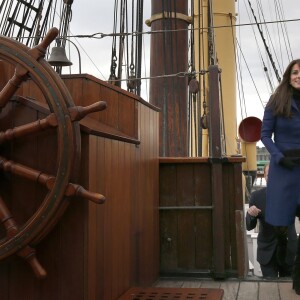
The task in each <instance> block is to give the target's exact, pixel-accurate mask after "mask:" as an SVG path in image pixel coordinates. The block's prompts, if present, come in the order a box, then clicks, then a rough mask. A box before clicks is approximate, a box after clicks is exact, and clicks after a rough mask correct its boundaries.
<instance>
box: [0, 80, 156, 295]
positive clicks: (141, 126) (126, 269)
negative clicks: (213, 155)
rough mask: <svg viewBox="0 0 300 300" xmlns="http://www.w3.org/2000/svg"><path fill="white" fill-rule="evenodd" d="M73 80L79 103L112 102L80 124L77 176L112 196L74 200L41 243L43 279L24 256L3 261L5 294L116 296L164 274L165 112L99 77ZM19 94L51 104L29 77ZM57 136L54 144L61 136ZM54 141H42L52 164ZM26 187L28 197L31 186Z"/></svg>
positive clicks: (0, 282)
mask: <svg viewBox="0 0 300 300" xmlns="http://www.w3.org/2000/svg"><path fill="white" fill-rule="evenodd" d="M66 83H67V85H68V88H69V89H70V93H71V95H72V97H73V99H74V102H75V103H76V105H83V106H86V105H88V104H92V103H94V102H95V101H98V100H106V101H107V103H108V108H107V111H106V112H105V111H103V112H99V113H93V114H92V116H89V117H88V118H87V119H88V120H85V121H84V122H83V124H82V125H81V128H82V134H81V138H82V139H81V168H80V174H79V175H80V179H79V182H78V183H79V184H81V185H82V186H84V187H85V188H86V189H89V190H91V191H93V192H99V193H101V194H103V195H104V196H105V197H106V199H107V201H106V202H105V203H104V204H102V205H96V204H94V203H92V202H88V201H87V200H84V199H77V198H74V199H72V200H71V201H70V205H69V207H68V208H67V210H66V212H65V214H64V215H63V216H62V218H61V220H60V221H59V222H58V223H57V225H56V226H55V227H54V229H53V230H52V231H51V232H50V233H49V234H48V235H47V236H46V237H45V238H44V239H43V240H42V241H41V242H40V243H39V244H38V245H37V246H36V249H37V256H38V258H39V260H40V262H41V264H42V265H43V266H44V267H45V269H46V270H47V273H48V276H47V278H46V279H45V280H42V281H40V280H38V279H36V278H35V277H34V275H33V273H32V271H31V269H30V268H29V267H28V265H26V264H25V262H24V261H23V260H21V259H20V258H16V257H14V258H11V259H9V260H7V261H2V262H0V295H1V300H8V299H9V300H19V299H30V300H40V299H43V300H48V299H49V300H50V299H51V300H53V299H55V300H70V299H72V300H94V299H95V300H96V299H97V300H99V299H101V300H102V299H103V300H115V299H117V298H118V297H119V296H120V295H121V294H122V293H124V292H125V291H126V290H128V289H129V288H130V287H132V286H136V285H142V286H145V285H151V284H152V283H153V282H154V281H155V280H156V279H157V278H158V275H159V233H158V177H159V176H158V172H159V163H158V149H159V148H158V138H159V137H158V118H159V112H158V110H157V109H155V107H153V106H151V105H149V104H147V103H146V102H145V101H143V100H141V99H139V98H138V97H136V96H134V95H132V94H130V93H127V92H125V91H122V90H121V89H119V88H116V87H113V86H112V87H110V86H109V85H108V84H106V83H103V82H101V81H100V80H97V79H95V78H94V77H92V76H86V75H83V76H81V77H80V78H75V79H74V81H73V80H72V79H71V78H69V77H68V78H67V80H66ZM18 94H20V95H24V96H30V97H32V98H33V99H35V100H36V101H37V102H45V101H44V99H43V97H42V95H41V94H40V92H39V91H38V90H37V89H36V86H35V85H34V84H33V83H32V82H30V81H28V82H26V83H24V84H23V85H22V87H21V88H20V90H19V92H18ZM102 94H103V95H102ZM18 107H19V114H18V118H21V119H24V120H25V119H26V118H27V120H26V122H28V121H29V119H28V115H30V116H31V120H35V119H37V118H39V117H42V115H43V113H40V112H37V111H36V110H38V109H39V108H38V106H37V108H36V107H34V105H31V106H29V107H27V106H26V105H25V106H24V107H23V106H22V105H21V106H20V105H18ZM45 140H47V136H45V137H43V141H45ZM50 141H51V145H52V146H53V143H54V146H55V139H54V140H53V138H51V139H50ZM31 145H32V147H33V146H34V145H36V143H31ZM31 145H29V146H27V148H26V155H29V157H30V159H31V160H32V159H33V160H34V159H35V156H34V155H37V153H36V152H30V147H31ZM49 147H50V144H48V143H40V146H39V147H38V148H37V147H36V150H37V151H38V153H39V155H40V157H41V160H43V158H44V161H45V163H46V165H47V162H48V164H49V162H51V161H52V160H51V155H50V154H51V153H50V152H51V151H50V150H49V149H50V148H49ZM24 153H25V152H24ZM34 153H35V154H34ZM21 154H22V153H21ZM21 154H20V155H21ZM30 154H32V156H30ZM45 154H47V155H45ZM49 155H50V157H49ZM29 161H30V160H29ZM22 193H23V194H24V195H26V186H25V187H24V185H23V186H22ZM33 195H35V194H33ZM38 195H39V194H38ZM38 195H36V196H35V197H38ZM29 199H32V197H29ZM34 199H35V198H34ZM34 199H33V200H34ZM39 199H40V198H39ZM10 201H13V199H10ZM34 203H35V200H34ZM35 205H36V204H35Z"/></svg>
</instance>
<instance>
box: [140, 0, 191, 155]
mask: <svg viewBox="0 0 300 300" xmlns="http://www.w3.org/2000/svg"><path fill="white" fill-rule="evenodd" d="M151 7H152V16H151V18H150V19H149V20H148V21H146V23H147V24H148V25H149V26H150V25H151V31H159V32H156V33H153V34H152V35H151V54H150V55H151V65H150V76H151V77H154V79H151V80H150V103H151V104H153V105H155V106H157V107H159V108H160V109H161V114H160V121H159V136H160V137H159V139H160V141H159V155H160V156H163V157H169V156H175V157H182V156H183V157H185V156H188V142H187V141H188V139H187V137H188V126H187V124H188V113H187V111H188V109H187V108H188V78H187V76H176V75H175V74H177V73H180V72H187V71H188V30H187V29H188V25H189V22H190V21H189V17H188V15H187V14H188V1H187V0H182V1H173V0H162V1H157V0H152V3H151ZM162 75H165V77H161V76H162ZM155 77H157V78H155Z"/></svg>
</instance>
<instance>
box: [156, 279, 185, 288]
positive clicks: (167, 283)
mask: <svg viewBox="0 0 300 300" xmlns="http://www.w3.org/2000/svg"><path fill="white" fill-rule="evenodd" d="M182 285H183V281H182V280H159V281H158V282H156V283H155V285H154V286H155V287H173V288H180V287H182Z"/></svg>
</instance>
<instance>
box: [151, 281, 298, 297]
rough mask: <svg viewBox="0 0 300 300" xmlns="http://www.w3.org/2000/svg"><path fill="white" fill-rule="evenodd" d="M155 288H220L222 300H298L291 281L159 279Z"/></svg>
mask: <svg viewBox="0 0 300 300" xmlns="http://www.w3.org/2000/svg"><path fill="white" fill-rule="evenodd" d="M154 286H155V287H173V288H220V289H222V290H223V291H224V295H223V298H222V300H299V299H300V296H299V295H297V294H296V293H295V291H294V290H293V289H292V281H286V282H282V281H262V280H261V281H260V280H257V281H242V280H241V281H240V280H224V281H214V280H207V279H197V278H181V279H179V278H178V279H176V278H174V279H160V280H158V281H157V282H156V284H155V285H154Z"/></svg>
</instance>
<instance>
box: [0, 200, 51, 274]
mask: <svg viewBox="0 0 300 300" xmlns="http://www.w3.org/2000/svg"><path fill="white" fill-rule="evenodd" d="M0 221H1V223H2V224H3V225H4V227H5V229H6V236H7V238H8V239H11V238H13V237H14V236H16V234H17V233H18V225H17V223H16V221H15V220H14V218H13V217H12V215H11V213H10V211H9V210H8V208H7V206H6V204H5V202H4V201H3V199H2V197H0ZM17 255H18V256H20V257H22V258H23V259H25V260H26V261H27V262H28V263H29V265H30V266H31V268H32V270H33V272H34V274H35V275H36V276H37V277H38V278H41V279H42V278H45V277H46V276H47V273H46V271H45V269H44V268H43V267H42V266H41V264H40V263H39V261H38V259H37V257H36V251H35V249H34V248H32V247H30V246H29V245H26V246H25V247H24V248H23V249H21V250H20V251H18V252H17Z"/></svg>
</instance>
